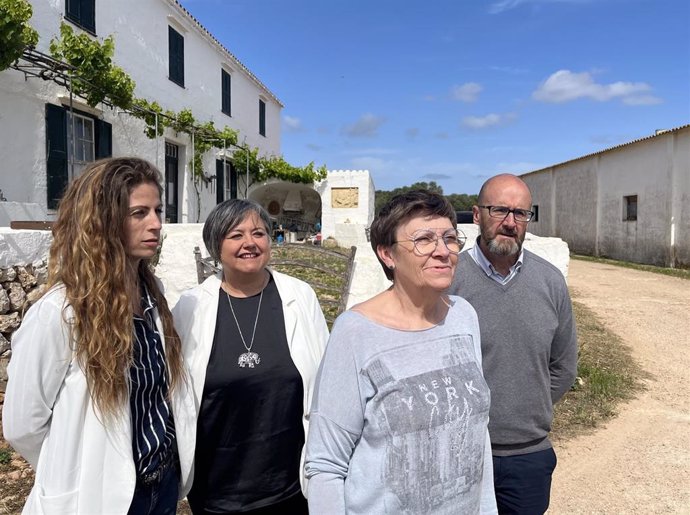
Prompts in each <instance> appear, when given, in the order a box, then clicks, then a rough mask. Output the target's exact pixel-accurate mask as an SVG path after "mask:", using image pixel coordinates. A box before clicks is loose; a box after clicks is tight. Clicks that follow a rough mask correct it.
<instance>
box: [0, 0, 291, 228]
mask: <svg viewBox="0 0 690 515" xmlns="http://www.w3.org/2000/svg"><path fill="white" fill-rule="evenodd" d="M31 4H32V6H33V10H34V14H33V17H32V19H31V21H30V23H31V25H32V26H33V27H34V28H36V30H38V32H39V34H40V40H39V44H38V47H37V49H38V50H39V51H42V52H45V53H49V51H48V47H49V44H50V40H51V38H53V37H55V36H56V35H58V34H59V28H60V23H61V21H63V15H64V12H65V4H64V0H31ZM67 23H68V24H69V22H67ZM169 25H172V26H173V27H175V28H176V30H178V32H180V33H182V35H183V36H184V38H185V87H184V88H181V87H180V86H178V85H177V84H175V83H174V82H172V81H170V80H169V79H168V26H169ZM72 27H73V28H74V29H75V30H76V31H77V32H78V31H79V29H78V28H76V27H75V26H72ZM96 32H97V35H98V38H99V39H100V40H102V39H104V38H105V37H107V36H108V35H111V34H112V35H113V36H114V38H115V56H114V61H115V63H116V64H117V65H119V66H121V67H122V68H123V69H124V70H125V71H126V72H127V73H128V74H129V75H130V76H131V77H132V78H133V79H134V80H135V81H136V89H135V95H136V96H138V97H142V98H146V99H149V100H155V101H157V102H158V103H159V104H160V105H161V106H162V107H163V109H170V110H173V111H180V110H182V109H184V108H191V109H192V111H193V113H194V115H195V117H196V118H197V120H198V121H199V122H207V121H213V122H214V123H215V126H216V127H217V128H223V127H224V126H226V125H227V126H229V127H231V128H233V129H237V130H239V131H240V141H241V142H245V143H246V144H248V145H249V146H251V147H258V148H259V149H260V152H261V153H262V154H263V155H271V154H275V155H277V154H280V113H281V109H282V104H281V103H280V101H279V100H278V99H277V98H276V97H275V95H274V94H273V93H271V91H270V90H268V89H267V88H266V86H265V85H263V84H262V83H261V82H260V81H259V80H258V79H257V78H256V77H254V76H253V74H251V72H250V71H249V70H248V69H246V68H245V67H244V65H242V64H241V63H240V62H239V61H238V60H236V59H235V58H234V57H233V56H231V55H230V54H228V53H227V52H226V51H225V50H223V49H222V47H221V46H220V44H219V43H217V42H215V41H214V40H213V38H212V36H211V35H210V34H208V33H207V32H206V31H205V30H204V29H203V28H202V27H200V26H199V25H198V23H197V22H196V21H194V20H193V18H192V17H191V16H189V15H188V14H187V13H186V12H185V10H184V9H183V8H182V7H181V6H180V5H179V4H177V2H175V1H174V0H119V1H118V2H96ZM221 67H224V68H225V69H226V71H229V72H230V74H231V76H232V117H230V116H227V115H226V114H224V113H222V112H221V72H220V70H221ZM259 97H261V98H262V99H263V100H264V101H265V102H266V136H265V137H264V136H261V135H260V134H259ZM67 102H68V97H67V96H66V91H65V90H64V89H63V88H60V87H58V86H56V85H53V84H52V83H50V82H47V81H43V80H41V79H38V78H29V79H28V80H26V81H25V80H24V76H23V75H22V74H21V73H20V72H18V71H16V70H12V69H8V70H4V71H2V72H0V106H2V107H1V108H0V155H1V156H2V157H3V159H2V162H1V163H0V189H2V191H3V194H4V196H5V197H6V198H7V199H8V200H9V201H14V202H33V203H36V204H38V205H40V206H41V207H43V208H45V207H46V164H45V163H46V137H45V103H52V104H56V105H60V104H61V103H63V104H64V103H67ZM75 108H77V109H81V110H86V111H90V112H91V113H92V114H94V115H95V116H98V117H101V118H102V119H104V120H105V121H107V122H109V123H111V124H112V125H113V156H124V155H136V156H138V157H142V158H145V159H148V160H150V161H152V162H154V163H156V164H157V165H158V167H159V168H161V170H162V169H163V168H164V150H165V144H164V143H165V140H168V141H170V142H173V143H176V144H178V145H180V146H181V148H180V151H181V152H180V156H179V162H180V165H179V169H180V190H181V191H180V198H179V199H178V205H179V206H180V216H179V220H180V221H182V222H186V221H196V217H197V197H196V194H195V192H194V190H193V187H192V182H191V180H190V177H191V169H190V167H189V166H188V164H187V163H188V161H189V158H190V156H191V154H190V148H191V141H190V138H189V137H188V136H187V135H186V134H179V135H177V134H175V133H173V132H172V131H166V134H165V135H164V137H162V138H159V139H157V140H150V139H148V138H147V137H146V136H145V135H144V133H143V129H144V125H143V123H142V122H140V121H138V120H135V119H133V118H131V117H130V116H128V115H126V114H124V113H120V112H116V111H113V110H111V109H108V108H104V109H101V108H100V106H99V108H98V109H96V110H89V109H88V108H87V107H85V106H84V105H83V104H79V103H77V104H75ZM215 158H216V156H215V155H214V153H213V152H209V153H207V155H206V156H205V158H204V168H205V172H206V174H207V175H215ZM215 203H216V191H215V183H211V184H210V185H209V186H204V187H202V188H201V205H202V209H201V219H202V220H203V219H204V218H205V216H206V214H207V213H208V212H209V211H210V210H211V208H212V207H213V206H214V205H215ZM52 214H53V213H51V212H48V214H47V217H48V218H51V217H52V216H51V215H52Z"/></svg>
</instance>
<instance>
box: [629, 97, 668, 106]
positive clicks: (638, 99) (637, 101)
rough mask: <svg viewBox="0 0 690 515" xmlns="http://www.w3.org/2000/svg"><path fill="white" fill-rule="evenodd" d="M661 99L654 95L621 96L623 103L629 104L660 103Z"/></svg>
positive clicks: (645, 104)
mask: <svg viewBox="0 0 690 515" xmlns="http://www.w3.org/2000/svg"><path fill="white" fill-rule="evenodd" d="M661 102H662V101H661V99H660V98H659V97H655V96H654V95H631V96H629V97H625V98H623V103H624V104H627V105H631V106H649V105H655V104H661Z"/></svg>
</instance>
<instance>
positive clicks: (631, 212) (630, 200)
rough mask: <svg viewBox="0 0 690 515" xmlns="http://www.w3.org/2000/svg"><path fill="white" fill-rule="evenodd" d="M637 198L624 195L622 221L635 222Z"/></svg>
mask: <svg viewBox="0 0 690 515" xmlns="http://www.w3.org/2000/svg"><path fill="white" fill-rule="evenodd" d="M638 206H639V197H638V196H637V195H625V196H624V197H623V221H624V222H637V211H638V209H637V208H638Z"/></svg>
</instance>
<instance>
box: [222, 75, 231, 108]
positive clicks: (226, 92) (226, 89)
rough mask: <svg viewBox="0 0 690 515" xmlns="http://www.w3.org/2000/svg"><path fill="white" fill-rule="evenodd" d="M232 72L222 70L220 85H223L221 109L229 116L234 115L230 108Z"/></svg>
mask: <svg viewBox="0 0 690 515" xmlns="http://www.w3.org/2000/svg"><path fill="white" fill-rule="evenodd" d="M230 86H231V84H230V74H229V73H228V72H226V71H225V70H221V71H220V87H221V107H220V110H221V111H223V112H224V113H225V114H227V115H228V116H232V111H231V109H230V107H231V104H230V98H231V97H230Z"/></svg>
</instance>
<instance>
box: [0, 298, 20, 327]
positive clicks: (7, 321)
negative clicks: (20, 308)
mask: <svg viewBox="0 0 690 515" xmlns="http://www.w3.org/2000/svg"><path fill="white" fill-rule="evenodd" d="M22 291H23V290H22ZM21 322H22V321H21V318H19V313H16V312H15V313H10V314H8V315H0V333H9V332H12V331H13V330H15V329H16V328H17V327H19V324H21Z"/></svg>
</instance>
